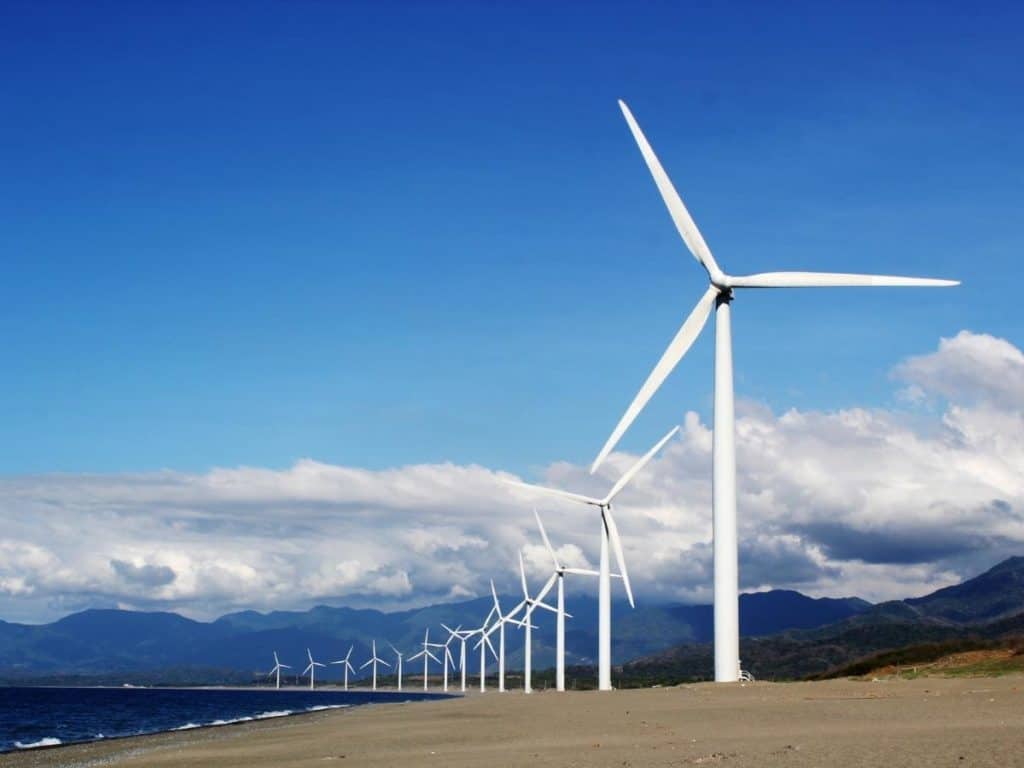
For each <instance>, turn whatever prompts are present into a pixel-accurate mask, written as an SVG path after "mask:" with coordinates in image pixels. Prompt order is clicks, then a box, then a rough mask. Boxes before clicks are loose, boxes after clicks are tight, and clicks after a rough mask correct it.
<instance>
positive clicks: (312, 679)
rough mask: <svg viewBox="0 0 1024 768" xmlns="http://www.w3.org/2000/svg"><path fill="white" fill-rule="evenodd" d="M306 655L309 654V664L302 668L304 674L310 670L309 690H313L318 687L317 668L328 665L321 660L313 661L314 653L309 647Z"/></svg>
mask: <svg viewBox="0 0 1024 768" xmlns="http://www.w3.org/2000/svg"><path fill="white" fill-rule="evenodd" d="M306 655H307V656H309V666H308V667H306V668H305V669H304V670H302V674H306V673H307V672H309V690H313V688H315V687H316V668H317V667H324V666H327V665H326V664H321V663H320V662H319V661H313V653H312V652H311V651H310V650H309V648H307V649H306Z"/></svg>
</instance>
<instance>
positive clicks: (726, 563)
mask: <svg viewBox="0 0 1024 768" xmlns="http://www.w3.org/2000/svg"><path fill="white" fill-rule="evenodd" d="M619 106H620V107H621V108H622V114H623V115H625V118H626V122H627V123H628V124H629V129H630V131H632V133H633V138H634V139H635V140H636V143H637V145H638V146H639V147H640V153H641V154H642V155H643V157H644V160H645V161H646V162H647V167H648V169H650V172H651V175H652V176H654V183H655V184H656V185H657V187H658V191H659V192H660V193H661V197H662V199H663V200H664V202H665V205H666V207H667V208H668V211H669V214H670V215H671V217H672V221H673V222H674V223H675V226H676V229H677V230H678V231H679V235H680V236H681V237H682V239H683V242H684V243H686V247H687V248H688V249H689V251H690V253H692V254H693V256H694V258H696V259H697V261H698V263H700V265H701V266H702V267H704V270H705V271H706V272H707V274H708V278H709V280H710V283H711V284H710V285H709V286H708V289H707V291H705V292H704V295H703V296H702V297H701V298H700V301H698V302H697V306H696V307H694V309H693V311H692V312H691V313H690V315H689V317H687V318H686V320H685V321H684V322H683V325H682V327H680V329H679V331H678V332H677V333H676V335H675V338H673V339H672V341H671V342H670V343H669V345H668V349H666V350H665V353H664V354H663V355H662V356H661V359H660V360H659V361H658V363H657V365H655V366H654V370H652V371H651V373H650V375H649V376H648V377H647V380H646V381H645V382H644V384H643V386H642V387H641V388H640V391H639V392H638V393H637V396H636V397H635V398H634V399H633V402H632V403H630V405H629V407H628V408H627V409H626V413H625V414H624V415H623V417H622V419H620V421H619V423H618V424H617V425H616V427H615V430H614V431H613V432H612V434H611V437H609V438H608V442H606V443H605V445H604V447H603V448H602V449H601V452H600V453H599V454H598V456H597V458H596V459H595V460H594V464H593V466H592V467H591V472H594V471H596V470H597V468H598V467H599V466H600V465H601V462H602V461H604V459H605V457H607V456H608V454H609V453H610V452H611V450H612V449H613V448H614V447H615V445H616V443H618V441H619V438H621V437H622V435H623V433H624V432H625V431H626V429H627V428H628V427H629V425H630V424H632V423H633V420H634V419H635V418H636V416H637V414H639V413H640V411H641V410H642V409H643V407H644V405H646V403H647V401H648V400H650V399H651V396H652V395H653V394H654V393H655V392H656V391H657V389H658V387H660V386H661V383H662V382H663V381H664V380H665V378H666V377H667V376H668V375H669V373H671V372H672V369H673V368H675V367H676V364H677V363H678V362H679V361H680V359H682V357H683V355H685V354H686V351H687V350H688V349H689V348H690V346H691V345H692V344H693V342H694V341H695V340H696V338H697V336H698V335H699V334H700V332H701V330H702V329H703V328H704V325H705V324H706V323H707V320H708V317H709V316H710V315H711V310H712V308H714V310H715V406H714V408H715V415H714V438H713V447H712V518H713V539H714V542H713V543H714V562H715V566H714V567H715V622H714V623H715V680H716V681H719V682H730V681H734V680H737V679H738V678H739V676H740V664H739V589H738V587H739V567H738V562H737V535H736V446H735V424H734V409H733V398H734V392H733V377H732V329H731V320H730V303H731V302H732V300H733V293H734V291H735V290H736V289H738V288H825V287H872V286H920V287H939V286H951V285H958V284H959V281H956V280H934V279H929V278H916V277H890V276H888V275H856V274H841V273H831V272H765V273H761V274H755V275H743V276H732V275H727V274H726V273H725V272H723V271H722V270H721V269H720V268H719V266H718V263H717V262H716V261H715V258H714V256H712V255H711V250H710V249H709V248H708V246H707V243H705V242H704V238H703V237H702V236H701V234H700V231H699V230H698V229H697V225H696V224H694V222H693V219H692V218H691V217H690V214H689V212H688V211H687V210H686V206H685V205H683V201H682V199H680V197H679V194H678V193H677V192H676V189H675V187H674V186H673V185H672V182H671V181H670V180H669V178H668V175H667V174H666V173H665V170H664V169H663V168H662V167H661V163H660V162H659V161H658V158H657V157H656V156H655V154H654V150H652V149H651V145H650V144H648V143H647V139H646V138H645V137H644V134H643V132H642V131H641V130H640V126H639V125H637V122H636V120H635V119H634V118H633V114H632V113H631V112H630V111H629V107H627V106H626V105H625V103H624V102H622V101H620V102H619Z"/></svg>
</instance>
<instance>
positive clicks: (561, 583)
mask: <svg viewBox="0 0 1024 768" xmlns="http://www.w3.org/2000/svg"><path fill="white" fill-rule="evenodd" d="M533 516H534V517H535V518H537V527H538V528H539V529H540V536H541V538H542V539H543V540H544V546H545V547H546V548H547V550H548V554H549V555H551V559H552V560H553V561H554V564H555V578H557V579H558V602H557V603H556V606H557V614H558V615H557V618H556V622H557V623H556V627H555V638H556V639H555V690H558V691H564V690H565V617H566V616H568V615H569V614H567V613H566V612H565V574H567V573H572V574H575V575H577V576H600V575H601V574H600V573H598V572H597V571H593V570H589V569H587V568H570V567H568V566H566V565H564V564H563V563H562V562H561V561H560V560H559V559H558V554H557V553H556V552H555V548H554V547H552V546H551V540H550V539H548V534H547V531H545V530H544V523H542V522H541V521H540V514H539V513H538V512H537V510H536V509H535V510H533ZM612 575H613V576H617V575H618V574H612ZM549 589H550V587H549ZM546 594H547V592H546V591H542V592H541V594H539V595H538V599H540V600H543V599H544V596H545V595H546Z"/></svg>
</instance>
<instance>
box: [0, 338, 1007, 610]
mask: <svg viewBox="0 0 1024 768" xmlns="http://www.w3.org/2000/svg"><path fill="white" fill-rule="evenodd" d="M894 375H895V376H896V377H898V378H899V379H900V380H901V381H902V382H903V383H904V384H905V386H906V387H907V389H906V390H905V392H907V393H909V394H908V396H907V397H906V399H905V400H903V401H902V402H904V403H905V407H906V409H907V410H905V411H897V410H877V409H876V410H872V409H848V410H842V411H835V412H818V411H798V410H790V411H787V412H785V413H782V414H774V413H772V412H771V411H769V410H768V409H767V408H765V407H763V406H761V405H759V404H756V403H750V402H742V403H740V407H739V408H738V419H737V432H738V440H737V444H738V450H739V455H738V469H739V492H740V498H739V510H740V527H741V542H742V544H741V578H742V580H743V582H744V584H745V586H746V587H747V588H750V589H763V588H770V587H789V588H796V589H801V590H803V591H806V592H809V593H811V594H816V595H822V594H830V595H848V594H859V595H861V596H863V597H867V598H869V599H880V598H888V597H897V596H906V595H910V594H919V593H922V592H925V591H927V590H929V589H932V588H935V587H938V586H944V585H946V584H949V583H952V582H954V581H956V580H957V579H959V578H960V577H961V576H963V575H970V574H971V573H974V572H976V571H978V570H980V569H982V568H985V567H987V566H989V565H991V564H993V563H994V562H995V561H996V560H998V559H1000V558H1002V557H1004V556H1006V555H1008V554H1011V553H1020V552H1024V475H1022V473H1021V471H1020V468H1021V467H1022V466H1024V355H1022V353H1021V352H1020V350H1019V349H1017V348H1016V347H1015V346H1013V345H1012V344H1010V343H1009V342H1007V341H1005V340H1002V339H996V338H993V337H991V336H985V335H978V334H972V333H969V332H966V331H964V332H961V333H960V334H958V335H957V336H956V337H954V338H952V339H943V340H942V341H941V343H940V344H939V347H938V349H937V350H936V351H935V352H932V353H930V354H927V355H921V356H917V357H913V358H910V359H908V360H906V361H905V362H903V363H901V364H900V365H898V366H897V367H896V368H895V369H894ZM634 460H635V457H634V456H630V455H626V454H613V455H612V457H611V458H610V460H609V461H608V462H607V464H606V466H605V467H604V469H603V470H602V472H601V474H600V476H599V477H592V476H591V475H590V474H589V472H588V471H587V469H586V467H584V466H581V465H575V464H571V463H566V462H560V463H557V464H554V465H552V466H550V467H548V468H547V470H546V471H545V472H544V475H543V477H541V478H540V480H542V481H543V482H546V483H549V484H552V485H558V486H562V487H565V488H567V489H573V490H579V491H582V492H590V493H603V492H604V491H605V490H607V488H608V487H609V486H610V485H611V483H612V482H613V481H614V480H615V479H616V478H617V476H618V475H619V473H621V472H622V471H624V470H625V469H626V468H627V467H628V466H629V465H630V464H631V463H632V462H633V461H634ZM710 461H711V432H710V429H709V427H708V425H705V424H703V423H701V421H700V419H699V418H698V416H697V415H696V414H694V413H688V414H686V415H685V418H684V425H683V430H682V431H681V433H680V436H679V438H677V439H676V440H674V441H673V442H672V443H670V444H669V445H668V446H667V447H666V449H665V451H664V452H663V453H662V455H661V456H659V457H658V458H656V459H655V460H654V461H652V462H651V464H650V465H649V466H648V468H647V469H646V470H645V471H644V472H643V473H641V474H640V475H639V476H638V477H637V478H636V481H635V483H634V484H633V486H632V487H631V488H629V489H628V490H627V491H626V492H625V493H624V494H623V495H622V497H621V502H620V503H619V504H618V506H617V507H616V517H617V520H618V523H619V527H620V529H621V531H622V534H623V540H624V544H625V546H626V552H627V560H628V564H629V567H630V572H631V576H632V579H633V582H634V590H635V592H636V593H637V596H638V599H640V600H641V601H652V600H659V599H684V600H701V601H703V600H709V599H710V596H711V589H710V588H711V549H710V535H711V520H710V514H711V511H710V510H711V494H710V491H711V488H710V471H711V464H710ZM501 477H502V473H500V472H496V471H493V470H489V469H486V468H484V467H479V466H456V465H453V464H440V465H420V466H409V467H401V468H396V469H389V470H384V471H370V470H364V469H356V468H351V467H338V466H331V465H326V464H322V463H319V462H316V461H313V460H303V461H299V462H297V463H296V464H295V465H294V466H292V467H290V468H288V469H283V470H272V469H264V468H250V467H239V468H234V469H217V470H214V471H212V472H209V473H206V474H200V475H195V474H184V473H176V472H158V473H150V474H143V475H127V474H126V475H41V476H25V477H7V478H5V479H2V480H0V522H2V525H3V528H2V529H0V530H3V532H4V533H3V537H2V538H0V615H2V616H6V617H17V618H20V619H30V620H31V619H36V620H45V619H51V618H53V617H55V616H57V615H60V614H62V613H64V612H67V611H68V610H72V609H76V608H81V607H85V606H89V605H124V606H134V607H139V608H154V607H160V608H169V609H175V610H180V611H182V612H184V613H186V614H190V615H193V616H200V617H209V616H213V615H217V614H219V613H222V612H225V611H228V610H235V609H239V608H250V607H252V608H257V609H268V608H301V607H305V606H309V605H312V604H315V603H317V602H329V603H335V604H341V603H347V604H350V605H362V606H374V607H386V608H389V607H400V606H409V605H418V604H423V603H427V602H430V601H434V600H437V601H441V600H446V599H459V598H462V597H465V596H467V595H485V594H487V593H488V592H489V586H488V580H489V579H490V578H492V577H493V578H494V579H495V581H496V582H497V583H498V585H499V587H500V588H503V589H506V590H518V588H519V587H518V583H517V582H518V557H517V552H518V550H519V548H520V547H524V548H525V549H524V558H525V561H526V565H527V569H528V574H529V575H530V578H531V580H533V581H539V580H540V579H541V578H543V577H544V574H545V573H546V572H547V569H548V568H549V564H550V556H549V554H548V553H547V551H546V550H545V549H544V548H543V546H542V544H541V542H540V538H539V536H538V534H537V531H536V530H535V524H534V521H533V516H532V514H531V512H530V509H531V507H532V506H534V505H536V506H538V507H539V508H540V510H541V512H542V514H543V516H544V523H545V526H546V527H547V529H548V533H549V535H550V537H551V539H552V543H553V545H554V546H555V547H556V550H557V552H558V554H559V557H560V558H562V559H563V561H564V562H566V563H567V564H570V565H574V566H580V567H588V566H589V567H593V565H594V564H595V563H596V562H597V554H598V553H597V545H598V535H599V530H600V529H599V525H600V523H599V520H598V517H597V512H596V510H594V509H592V508H584V507H580V506H578V505H574V504H571V503H564V504H563V503H561V502H559V501H557V500H552V499H549V498H546V497H543V498H542V497H536V496H530V495H528V494H526V493H520V492H518V491H512V490H510V489H509V488H508V486H506V485H505V484H504V483H502V482H500V480H501ZM593 586H594V585H593V583H590V584H584V583H583V582H577V583H576V585H571V586H570V589H586V590H592V589H593Z"/></svg>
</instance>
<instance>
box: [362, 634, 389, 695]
mask: <svg viewBox="0 0 1024 768" xmlns="http://www.w3.org/2000/svg"><path fill="white" fill-rule="evenodd" d="M370 647H371V649H372V650H371V653H372V655H371V656H370V660H369V661H367V662H366V663H365V664H361V665H360V667H359V668H360V669H366V668H367V667H368V666H370V665H371V664H372V665H373V688H372V690H374V691H376V690H377V665H378V664H383V665H384V666H385V667H390V666H391V665H390V664H388V663H387V662H386V661H384V659H379V658H377V641H376V640H372V641H371V645H370Z"/></svg>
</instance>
